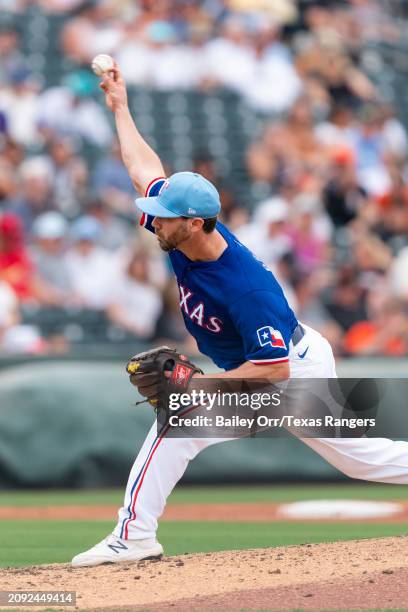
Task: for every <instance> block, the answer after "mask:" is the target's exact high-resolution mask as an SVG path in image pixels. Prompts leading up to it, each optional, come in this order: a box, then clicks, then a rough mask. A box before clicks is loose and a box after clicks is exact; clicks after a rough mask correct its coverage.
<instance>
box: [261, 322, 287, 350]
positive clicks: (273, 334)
mask: <svg viewBox="0 0 408 612" xmlns="http://www.w3.org/2000/svg"><path fill="white" fill-rule="evenodd" d="M256 333H257V335H258V341H259V344H260V345H261V346H267V345H268V344H270V345H271V346H273V347H274V348H283V349H286V344H285V341H284V339H283V336H282V334H281V333H280V331H278V330H277V329H273V327H270V325H265V326H264V327H260V328H259V329H257V330H256Z"/></svg>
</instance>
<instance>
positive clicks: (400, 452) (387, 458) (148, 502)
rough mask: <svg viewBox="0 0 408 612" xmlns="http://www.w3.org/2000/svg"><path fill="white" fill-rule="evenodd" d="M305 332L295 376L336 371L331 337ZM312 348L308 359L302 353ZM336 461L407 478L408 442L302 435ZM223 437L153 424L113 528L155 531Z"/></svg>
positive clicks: (373, 474)
mask: <svg viewBox="0 0 408 612" xmlns="http://www.w3.org/2000/svg"><path fill="white" fill-rule="evenodd" d="M304 327H305V329H306V334H305V336H304V337H303V338H302V340H301V341H300V342H299V344H298V345H297V346H296V347H294V346H291V347H290V353H289V359H290V370H291V378H333V377H336V370H335V362H334V357H333V352H332V350H331V347H330V345H329V343H328V342H327V340H326V339H325V338H323V336H321V335H320V334H319V333H318V332H317V331H315V330H314V329H312V328H310V327H308V326H305V325H304ZM307 347H309V348H308V350H307V353H306V355H305V357H304V358H303V359H300V358H299V357H298V355H299V354H303V353H304V351H305V349H306V348H307ZM301 440H302V441H303V442H304V443H305V444H307V445H308V446H310V448H312V449H313V450H314V451H316V452H317V453H318V454H319V455H321V456H322V457H323V458H324V459H326V461H328V462H329V463H330V464H331V465H333V466H334V467H336V468H337V469H338V470H340V471H341V472H343V473H344V474H346V475H347V476H349V477H350V478H357V479H361V480H369V481H374V482H385V483H393V484H408V443H407V442H396V441H393V440H387V439H385V438H343V439H335V438H301ZM223 441H225V439H223V438H217V439H214V438H194V439H192V438H166V437H165V436H164V437H162V438H160V437H158V436H157V427H156V424H154V425H153V427H152V428H151V430H150V432H149V433H148V435H147V438H146V440H145V442H144V444H143V446H142V448H141V450H140V452H139V454H138V456H137V458H136V461H135V463H134V464H133V467H132V469H131V472H130V475H129V480H128V484H127V487H126V493H125V499H124V505H123V506H122V508H120V510H119V512H118V523H117V525H116V527H115V530H114V533H115V535H116V536H117V537H120V538H124V539H129V540H137V539H143V538H151V537H154V536H155V533H156V530H157V521H158V519H159V518H160V516H161V515H162V513H163V510H164V507H165V504H166V500H167V497H168V496H169V494H170V493H171V491H172V490H173V488H174V487H175V485H176V484H177V482H178V481H179V480H180V478H181V477H182V476H183V474H184V472H185V470H186V468H187V465H188V462H189V461H191V460H192V459H194V457H196V455H198V453H200V452H201V451H202V450H204V449H205V448H207V447H209V446H211V445H213V444H217V443H219V442H223Z"/></svg>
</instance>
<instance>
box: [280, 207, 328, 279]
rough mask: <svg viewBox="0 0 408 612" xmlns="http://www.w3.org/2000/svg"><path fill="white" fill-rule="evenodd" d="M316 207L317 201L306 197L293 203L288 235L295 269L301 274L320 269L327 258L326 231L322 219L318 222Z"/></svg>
mask: <svg viewBox="0 0 408 612" xmlns="http://www.w3.org/2000/svg"><path fill="white" fill-rule="evenodd" d="M318 206H319V202H318V200H317V199H316V198H314V197H313V196H307V195H303V197H298V198H296V200H295V201H294V202H293V207H294V210H293V214H292V223H291V225H290V227H289V229H288V235H289V236H290V238H291V241H292V245H293V246H292V252H293V255H294V257H295V261H296V266H297V269H298V270H299V271H300V272H302V273H303V274H307V273H308V274H310V273H312V272H314V271H315V270H316V269H318V268H320V269H321V268H322V267H323V266H324V265H325V264H326V262H327V260H328V257H329V251H328V230H327V228H325V227H324V225H323V224H324V219H323V220H319V213H320V211H319V209H318ZM321 221H323V224H322V222H321Z"/></svg>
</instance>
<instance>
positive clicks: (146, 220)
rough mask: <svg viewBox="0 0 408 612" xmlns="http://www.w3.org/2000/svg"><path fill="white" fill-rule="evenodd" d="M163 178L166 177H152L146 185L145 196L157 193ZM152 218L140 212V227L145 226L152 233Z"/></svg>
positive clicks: (152, 195) (148, 196)
mask: <svg viewBox="0 0 408 612" xmlns="http://www.w3.org/2000/svg"><path fill="white" fill-rule="evenodd" d="M165 180H166V179H165V177H164V176H160V177H159V178H156V179H153V181H151V183H149V185H148V186H147V189H146V193H145V198H150V197H154V196H157V195H159V193H160V189H161V188H162V186H163V183H164V181H165ZM153 219H154V217H153V216H152V215H148V214H147V213H142V216H141V217H140V222H139V223H140V225H141V226H142V227H145V228H146V229H147V230H149V232H152V233H153V234H154V227H152V222H153Z"/></svg>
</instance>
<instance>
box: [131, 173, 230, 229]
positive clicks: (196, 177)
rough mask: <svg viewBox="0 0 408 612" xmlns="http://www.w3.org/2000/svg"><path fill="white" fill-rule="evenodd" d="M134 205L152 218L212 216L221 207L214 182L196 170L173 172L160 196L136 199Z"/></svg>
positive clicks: (209, 217)
mask: <svg viewBox="0 0 408 612" xmlns="http://www.w3.org/2000/svg"><path fill="white" fill-rule="evenodd" d="M136 205H137V206H138V208H140V210H142V211H143V212H145V213H147V214H148V215H152V216H153V217H164V218H174V217H201V218H202V219H211V217H216V216H217V215H218V213H219V212H220V210H221V202H220V195H219V193H218V191H217V190H216V188H215V187H214V185H213V184H212V183H210V181H207V179H206V178H204V177H203V176H201V174H197V173H195V172H176V174H172V176H170V178H168V179H166V181H165V182H164V184H163V186H162V188H161V189H160V192H159V195H158V196H155V197H149V198H138V199H137V200H136Z"/></svg>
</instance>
